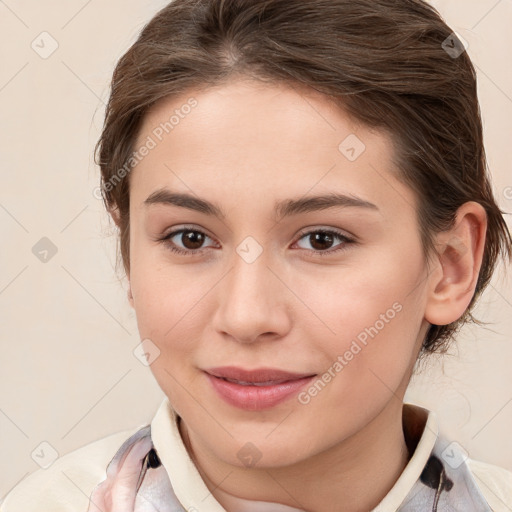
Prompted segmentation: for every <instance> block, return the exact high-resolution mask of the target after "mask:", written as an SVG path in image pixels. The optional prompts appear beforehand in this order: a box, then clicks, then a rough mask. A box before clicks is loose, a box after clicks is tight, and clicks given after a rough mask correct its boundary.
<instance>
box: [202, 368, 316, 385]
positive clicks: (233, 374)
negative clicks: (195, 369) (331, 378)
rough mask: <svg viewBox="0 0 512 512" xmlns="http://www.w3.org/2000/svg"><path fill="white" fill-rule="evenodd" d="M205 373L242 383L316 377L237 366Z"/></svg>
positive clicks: (277, 370)
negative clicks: (246, 368) (245, 368)
mask: <svg viewBox="0 0 512 512" xmlns="http://www.w3.org/2000/svg"><path fill="white" fill-rule="evenodd" d="M204 371H205V372H206V373H208V374H210V375H213V376H214V377H220V378H222V379H230V380H236V381H240V382H286V381H289V380H298V379H303V378H304V377H311V376H313V375H315V374H314V373H293V372H287V371H284V370H279V369H278V368H256V369H254V370H244V369H243V368H238V367H236V366H220V367H216V368H207V369H206V370H204Z"/></svg>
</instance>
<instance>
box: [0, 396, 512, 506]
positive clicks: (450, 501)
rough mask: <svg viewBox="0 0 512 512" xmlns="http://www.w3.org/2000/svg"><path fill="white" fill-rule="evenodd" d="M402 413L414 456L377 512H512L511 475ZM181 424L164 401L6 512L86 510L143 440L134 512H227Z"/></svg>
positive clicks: (51, 472)
mask: <svg viewBox="0 0 512 512" xmlns="http://www.w3.org/2000/svg"><path fill="white" fill-rule="evenodd" d="M403 411H404V422H403V425H404V435H405V438H406V442H407V444H408V446H412V447H413V449H414V452H413V454H412V457H411V458H410V460H409V462H408V464H407V466H406V467H405V469H404V471H403V472H402V474H401V475H400V477H399V478H398V480H397V481H396V482H395V484H394V486H393V487H392V489H391V490H390V491H389V492H388V494H387V495H386V496H385V497H384V498H383V500H382V501H381V502H380V503H379V505H378V506H377V507H376V508H374V509H373V510H372V511H371V512H423V511H429V512H455V511H461V512H490V511H493V512H511V511H512V473H511V472H509V471H507V470H505V469H502V468H499V467H497V466H493V465H490V464H486V463H483V462H477V461H474V460H472V459H470V458H468V457H467V456H466V453H465V452H464V450H463V449H462V448H461V447H460V446H459V445H458V444H457V443H456V442H449V441H448V440H447V439H445V438H444V437H443V436H441V435H439V431H438V423H437V419H436V415H435V414H434V413H433V412H430V411H427V410H425V409H423V408H421V407H418V406H415V405H412V404H404V408H403ZM178 421H179V416H178V415H177V414H176V412H175V411H174V410H173V409H172V407H171V405H170V404H169V401H168V399H167V398H165V399H164V400H163V402H162V404H161V405H160V407H159V409H158V411H157V413H156V415H155V416H154V418H153V420H152V422H151V424H150V425H145V426H143V427H138V428H136V429H132V430H129V431H123V432H119V433H117V434H113V435H111V436H108V437H106V438H103V439H100V440H98V441H95V442H92V443H90V444H88V445H86V446H84V447H82V448H79V449H77V450H75V451H73V452H71V453H69V454H67V455H64V456H62V457H60V458H59V459H57V460H56V461H55V462H54V463H53V464H52V465H51V466H50V467H49V468H47V469H39V470H37V471H36V472H34V473H32V474H31V475H29V476H28V477H27V478H25V479H24V480H23V481H22V482H21V483H20V484H18V485H17V486H16V487H15V488H14V489H13V490H12V491H11V492H10V493H9V494H8V496H7V497H6V499H5V500H4V502H3V503H2V504H1V505H0V512H36V511H37V512H79V511H80V512H85V511H86V510H87V509H88V507H89V505H90V502H89V499H90V498H91V497H93V496H94V493H96V495H98V493H99V492H100V491H101V488H102V486H105V485H106V484H109V483H110V484H112V483H113V482H114V481H115V475H116V472H117V470H118V469H119V465H120V464H122V463H125V462H126V460H127V458H128V456H129V455H130V452H129V450H130V449H131V447H133V445H134V443H136V442H137V441H140V440H144V441H145V442H146V443H147V455H146V457H145V458H144V463H143V465H142V469H141V474H140V477H139V482H138V484H137V499H136V500H135V508H134V509H133V510H134V512H139V511H141V512H142V511H146V510H151V511H158V512H181V511H186V512H226V509H225V508H223V507H222V506H221V505H220V504H219V502H218V501H217V500H216V499H215V498H214V497H213V495H212V494H211V492H210V490H209V489H208V487H207V486H206V484H205V483H204V481H203V479H202V478H201V475H200V474H199V472H198V470H197V467H196V466H195V464H194V462H193V461H192V460H191V458H190V456H189V454H188V452H187V449H186V447H185V445H184V443H183V440H182V438H181V435H180V432H179V428H178ZM127 454H128V455H127ZM107 468H108V474H109V477H108V478H107ZM222 499H223V501H225V503H226V506H227V507H228V510H229V511H230V512H231V511H236V512H303V511H301V510H300V509H296V508H293V507H289V506H285V505H280V504H275V503H268V502H261V501H249V500H245V499H241V498H237V497H234V496H231V495H227V494H223V495H222ZM107 512H108V511H107ZM126 512H132V511H126Z"/></svg>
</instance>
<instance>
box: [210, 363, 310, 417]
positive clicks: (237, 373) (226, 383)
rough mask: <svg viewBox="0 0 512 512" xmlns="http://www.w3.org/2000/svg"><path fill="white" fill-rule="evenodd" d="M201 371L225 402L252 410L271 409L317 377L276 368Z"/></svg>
mask: <svg viewBox="0 0 512 512" xmlns="http://www.w3.org/2000/svg"><path fill="white" fill-rule="evenodd" d="M204 372H205V374H206V376H207V377H208V380H209V381H210V383H211V385H212V386H213V388H214V389H215V391H216V392H217V393H218V395H219V396H220V397H221V398H222V399H223V400H224V401H226V402H227V403H229V404H230V405H233V406H235V407H238V408H241V409H245V410H252V411H255V410H261V409H268V408H270V407H274V406H275V405H277V404H279V403H281V402H283V401H284V400H286V399H288V398H290V397H291V396H292V395H294V394H296V393H297V392H298V391H299V390H300V389H301V388H302V387H304V386H305V385H306V384H308V383H309V382H311V380H312V379H313V378H314V377H315V376H316V374H312V373H292V372H288V371H284V370H280V369H275V368H260V369H256V370H244V369H242V368H237V367H234V366H229V367H228V366H224V367H218V368H209V369H207V370H204Z"/></svg>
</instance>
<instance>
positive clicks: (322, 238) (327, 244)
mask: <svg viewBox="0 0 512 512" xmlns="http://www.w3.org/2000/svg"><path fill="white" fill-rule="evenodd" d="M308 236H309V243H310V244H311V247H313V249H318V250H320V251H321V250H325V249H330V248H331V246H332V243H333V240H334V237H333V236H332V235H331V234H330V233H325V232H322V231H319V232H317V233H310V234H309V235H308Z"/></svg>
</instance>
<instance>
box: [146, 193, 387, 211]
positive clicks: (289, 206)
mask: <svg viewBox="0 0 512 512" xmlns="http://www.w3.org/2000/svg"><path fill="white" fill-rule="evenodd" d="M143 204H144V205H145V206H150V205H155V204H164V205H171V206H179V207H182V208H188V209H189V210H194V211H197V212H200V213H204V214H206V215H212V216H215V217H218V218H220V219H225V218H226V215H225V213H224V212H223V211H222V209H221V208H220V207H219V206H217V205H216V204H214V203H211V202H210V201H207V200H206V199H200V198H199V197H196V196H194V195H191V194H186V193H177V192H172V191H171V190H168V189H165V188H164V189H159V190H156V191H155V192H153V193H152V194H151V195H150V196H149V197H148V198H147V199H146V200H145V201H144V203H143ZM335 207H338V208H340V207H341V208H347V207H353V208H366V209H369V210H375V211H378V210H379V208H378V207H377V206H376V205H375V204H373V203H370V202H369V201H366V200H364V199H361V198H360V197H357V196H354V195H352V194H351V195H345V194H338V193H330V194H325V195H320V196H306V197H301V198H299V199H285V200H282V201H278V202H276V203H275V204H274V209H275V211H276V213H277V216H278V218H284V217H290V216H292V215H297V214H300V213H309V212H315V211H320V210H326V209H329V208H335Z"/></svg>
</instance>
